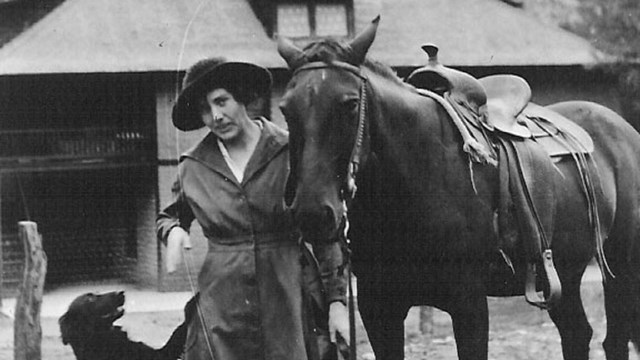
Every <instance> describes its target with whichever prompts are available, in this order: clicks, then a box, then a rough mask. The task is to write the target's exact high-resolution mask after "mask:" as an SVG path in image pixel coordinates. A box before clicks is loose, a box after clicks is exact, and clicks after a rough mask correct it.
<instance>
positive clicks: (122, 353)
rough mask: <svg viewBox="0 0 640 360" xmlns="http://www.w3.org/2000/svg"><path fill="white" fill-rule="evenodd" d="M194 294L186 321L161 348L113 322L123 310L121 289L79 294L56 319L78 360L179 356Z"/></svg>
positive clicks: (154, 359)
mask: <svg viewBox="0 0 640 360" xmlns="http://www.w3.org/2000/svg"><path fill="white" fill-rule="evenodd" d="M196 298H197V295H196V296H194V297H193V298H192V299H191V300H189V302H188V303H187V305H186V306H185V310H184V312H185V321H184V322H183V323H182V324H180V325H179V326H178V327H177V328H176V329H175V330H174V331H173V334H172V335H171V337H170V338H169V341H167V343H166V344H165V345H164V346H163V347H162V348H161V349H154V348H152V347H150V346H148V345H146V344H144V343H142V342H134V341H131V340H129V338H128V337H127V333H126V332H125V331H122V329H121V328H120V326H114V325H113V322H114V321H116V320H117V319H119V318H120V317H122V315H123V314H124V309H123V308H122V306H123V305H124V292H122V291H114V292H110V293H105V294H99V295H96V294H92V293H87V294H84V295H80V296H79V297H77V298H76V299H75V300H73V302H72V303H71V305H69V309H68V310H67V312H66V313H65V314H64V315H62V317H60V319H59V320H58V324H59V325H60V332H61V333H62V343H63V344H65V345H67V344H69V345H71V347H72V348H73V353H74V354H75V356H76V359H77V360H111V359H113V360H116V359H117V360H129V359H131V360H173V359H179V358H180V357H181V355H182V353H183V351H184V345H185V341H186V337H187V324H188V323H189V320H190V319H191V317H192V316H193V314H194V313H195V307H196V305H195V304H196V301H197V300H196Z"/></svg>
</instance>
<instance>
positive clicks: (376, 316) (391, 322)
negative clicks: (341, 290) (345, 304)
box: [358, 279, 410, 360]
mask: <svg viewBox="0 0 640 360" xmlns="http://www.w3.org/2000/svg"><path fill="white" fill-rule="evenodd" d="M409 308H410V305H409V304H407V303H404V302H403V301H402V296H400V295H399V294H391V293H389V292H388V291H386V289H385V288H384V286H382V285H381V283H380V282H377V281H367V280H365V279H358V310H359V311H360V316H361V317H362V322H363V323H364V326H365V329H366V330H367V335H368V336H369V341H370V342H371V347H372V348H373V352H374V353H375V355H376V359H380V360H395V359H398V360H402V359H404V319H405V318H406V316H407V312H408V311H409Z"/></svg>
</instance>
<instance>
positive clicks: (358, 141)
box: [293, 61, 368, 360]
mask: <svg viewBox="0 0 640 360" xmlns="http://www.w3.org/2000/svg"><path fill="white" fill-rule="evenodd" d="M326 68H339V69H343V70H346V71H348V72H350V73H352V74H354V75H356V76H357V77H358V78H360V80H361V82H360V90H359V95H360V96H359V100H358V127H357V129H356V138H355V140H354V142H353V148H352V149H351V155H350V158H349V165H348V166H347V176H346V179H345V181H344V183H343V185H342V187H341V189H340V198H341V200H342V204H343V208H344V212H343V216H342V224H341V227H342V229H341V230H342V231H339V234H338V236H339V237H340V239H341V241H342V242H343V244H344V245H345V246H346V252H347V254H346V258H345V259H344V263H343V264H342V265H341V268H343V269H344V267H347V275H348V276H347V279H348V280H347V281H348V284H347V286H348V288H347V290H348V309H349V337H350V338H351V341H350V346H349V359H350V360H356V357H357V356H356V344H355V341H356V326H355V300H354V294H353V288H352V274H351V266H347V265H349V264H350V256H351V251H350V249H349V247H350V246H349V245H350V240H349V237H348V232H349V217H348V215H347V214H348V210H349V205H350V204H351V202H352V201H353V199H354V198H355V196H356V192H357V190H358V187H357V185H356V178H357V175H358V172H359V171H360V163H361V161H362V157H363V152H364V150H363V145H364V136H365V135H364V130H365V126H366V119H367V83H368V79H367V78H366V77H365V76H364V75H363V74H362V72H361V70H360V68H359V67H357V66H354V65H351V64H349V63H346V62H343V61H332V62H330V63H327V62H322V61H316V62H310V63H307V64H305V65H303V66H301V67H299V68H297V69H296V70H295V71H294V73H293V76H295V75H296V74H297V73H299V72H302V71H308V70H316V69H326ZM338 358H340V357H338Z"/></svg>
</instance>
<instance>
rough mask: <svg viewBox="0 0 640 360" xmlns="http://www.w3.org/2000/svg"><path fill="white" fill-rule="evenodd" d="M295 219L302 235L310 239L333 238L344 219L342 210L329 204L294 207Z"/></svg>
mask: <svg viewBox="0 0 640 360" xmlns="http://www.w3.org/2000/svg"><path fill="white" fill-rule="evenodd" d="M292 210H293V214H294V218H295V220H296V223H297V224H298V226H299V227H300V230H301V231H302V234H303V235H304V236H305V237H308V238H331V237H333V236H335V234H336V232H337V231H338V229H339V226H340V221H341V219H342V209H341V207H340V208H336V207H334V206H332V205H330V204H328V203H323V204H318V205H317V206H298V204H297V203H296V202H294V204H293V206H292Z"/></svg>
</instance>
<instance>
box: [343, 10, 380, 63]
mask: <svg viewBox="0 0 640 360" xmlns="http://www.w3.org/2000/svg"><path fill="white" fill-rule="evenodd" d="M379 23H380V15H378V16H376V18H375V19H373V20H372V21H371V24H369V25H368V26H367V27H366V28H365V29H364V30H363V31H362V32H361V33H360V34H358V35H357V36H356V37H355V38H354V39H353V40H351V42H350V43H349V46H351V49H352V50H353V55H354V56H355V60H357V61H358V64H362V62H363V61H364V58H365V56H366V55H367V51H369V47H371V44H372V43H373V40H374V39H375V38H376V32H377V31H378V24H379Z"/></svg>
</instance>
